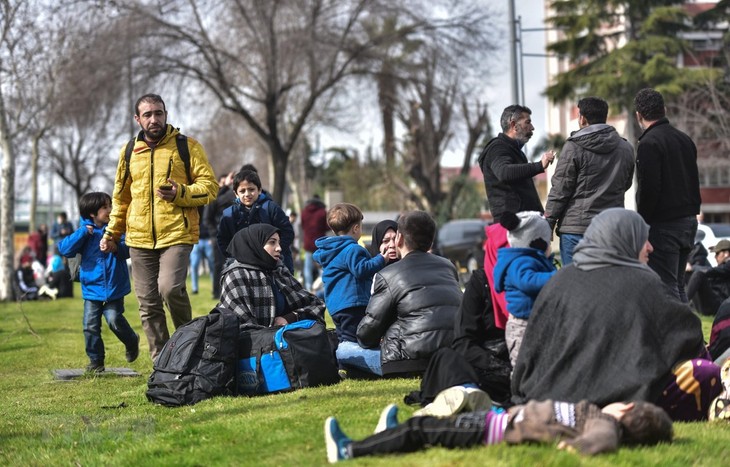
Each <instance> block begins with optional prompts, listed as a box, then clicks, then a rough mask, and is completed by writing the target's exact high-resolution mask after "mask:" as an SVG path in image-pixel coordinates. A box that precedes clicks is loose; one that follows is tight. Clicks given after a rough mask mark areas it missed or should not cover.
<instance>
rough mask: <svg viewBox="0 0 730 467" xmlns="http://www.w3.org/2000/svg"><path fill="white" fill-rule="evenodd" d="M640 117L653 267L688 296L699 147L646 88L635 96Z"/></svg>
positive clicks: (641, 174)
mask: <svg viewBox="0 0 730 467" xmlns="http://www.w3.org/2000/svg"><path fill="white" fill-rule="evenodd" d="M634 106H635V107H636V119H637V120H638V122H639V126H641V128H642V129H643V130H644V133H642V135H641V136H640V137H639V143H638V146H637V148H636V175H637V179H638V189H637V191H636V206H637V211H638V212H639V214H641V216H642V217H643V218H644V220H645V221H646V223H647V224H649V227H650V230H649V243H651V245H652V246H653V247H654V251H653V252H652V253H651V254H650V255H649V267H650V268H652V269H653V270H654V271H655V272H656V273H657V274H659V277H660V278H661V279H662V282H663V283H664V285H665V286H666V287H667V289H668V292H669V294H670V295H672V296H674V297H676V298H677V299H678V300H681V301H682V302H685V303H686V302H687V295H686V293H685V290H684V271H685V267H686V265H687V257H688V256H689V252H690V250H692V245H693V243H694V238H695V233H696V232H697V217H696V216H697V214H699V212H700V203H701V198H700V182H699V174H698V170H697V148H696V147H695V144H694V142H693V141H692V139H691V138H690V137H689V136H687V135H686V134H684V133H682V132H681V131H679V130H677V129H676V128H674V127H673V126H671V125H670V124H669V120H668V119H667V118H666V116H665V114H666V108H665V107H664V98H663V97H662V95H661V94H660V93H659V92H657V91H655V90H654V89H650V88H645V89H642V90H641V91H639V92H638V93H637V94H636V97H634Z"/></svg>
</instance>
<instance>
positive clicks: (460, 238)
mask: <svg viewBox="0 0 730 467" xmlns="http://www.w3.org/2000/svg"><path fill="white" fill-rule="evenodd" d="M486 226H487V222H486V221H484V220H482V219H458V220H453V221H449V222H447V223H445V224H444V225H443V226H442V227H441V228H440V229H439V232H438V236H437V242H436V249H437V252H438V254H440V255H441V256H443V257H444V258H447V259H448V260H449V261H451V262H452V263H454V266H456V270H457V271H459V279H460V280H461V282H462V284H466V283H467V282H468V281H469V279H470V278H471V274H472V272H474V271H475V270H477V269H478V268H482V267H484V239H485V232H484V229H485V227H486Z"/></svg>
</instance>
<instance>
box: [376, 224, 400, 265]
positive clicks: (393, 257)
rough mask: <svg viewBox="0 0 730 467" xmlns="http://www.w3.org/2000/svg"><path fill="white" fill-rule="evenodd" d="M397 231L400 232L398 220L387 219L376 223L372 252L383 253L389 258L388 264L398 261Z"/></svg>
mask: <svg viewBox="0 0 730 467" xmlns="http://www.w3.org/2000/svg"><path fill="white" fill-rule="evenodd" d="M396 232H398V223H397V222H396V221H393V220H390V219H386V220H384V221H380V222H378V223H377V224H375V227H373V236H372V239H371V243H370V254H371V255H373V256H375V255H379V254H381V253H382V254H383V256H385V257H386V258H388V263H387V264H393V263H394V262H396V261H398V255H397V251H396V249H395V234H396Z"/></svg>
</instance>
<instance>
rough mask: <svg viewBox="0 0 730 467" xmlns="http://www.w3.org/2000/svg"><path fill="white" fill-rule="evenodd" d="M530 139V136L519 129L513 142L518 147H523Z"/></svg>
mask: <svg viewBox="0 0 730 467" xmlns="http://www.w3.org/2000/svg"><path fill="white" fill-rule="evenodd" d="M530 138H532V134H531V133H528V132H526V131H523V129H522V128H519V129H518V131H517V134H516V135H515V140H516V141H517V142H519V143H520V146H524V145H525V144H527V142H528V141H530Z"/></svg>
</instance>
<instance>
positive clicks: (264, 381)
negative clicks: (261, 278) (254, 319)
mask: <svg viewBox="0 0 730 467" xmlns="http://www.w3.org/2000/svg"><path fill="white" fill-rule="evenodd" d="M239 350H240V352H239V361H238V370H239V371H238V393H239V394H245V395H255V394H269V393H272V392H281V391H289V390H293V389H299V388H303V387H310V386H321V385H328V384H335V383H338V382H339V381H340V378H339V375H338V373H337V364H336V363H335V359H334V355H333V352H332V348H331V347H330V343H329V338H328V336H327V331H326V329H325V327H324V324H322V323H320V322H317V321H314V320H303V321H297V322H296V323H290V324H287V325H285V326H276V327H271V328H263V329H247V328H246V329H243V330H242V331H241V333H240V335H239Z"/></svg>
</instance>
